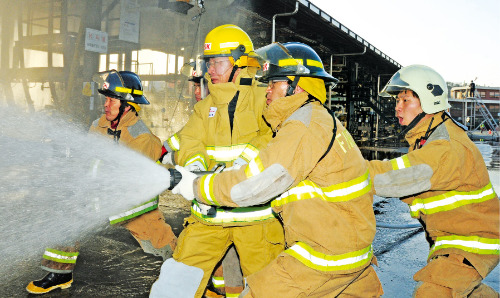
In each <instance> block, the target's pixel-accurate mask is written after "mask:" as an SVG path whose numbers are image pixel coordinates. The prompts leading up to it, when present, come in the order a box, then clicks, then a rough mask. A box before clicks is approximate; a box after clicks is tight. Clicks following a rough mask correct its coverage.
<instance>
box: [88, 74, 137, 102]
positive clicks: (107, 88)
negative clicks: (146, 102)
mask: <svg viewBox="0 0 500 298" xmlns="http://www.w3.org/2000/svg"><path fill="white" fill-rule="evenodd" d="M92 80H93V81H94V82H96V83H97V84H98V86H99V87H98V89H97V91H99V93H101V94H103V95H104V96H109V97H113V98H116V99H119V100H125V101H131V102H134V97H133V95H135V96H142V95H143V92H142V90H138V89H131V88H127V87H125V83H124V80H123V78H122V76H121V75H120V73H119V72H118V71H116V70H114V69H113V70H109V71H103V72H98V73H96V74H94V75H93V76H92Z"/></svg>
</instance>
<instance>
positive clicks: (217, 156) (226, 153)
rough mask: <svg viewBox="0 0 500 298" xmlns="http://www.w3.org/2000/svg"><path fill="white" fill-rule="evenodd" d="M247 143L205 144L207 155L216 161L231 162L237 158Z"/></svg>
mask: <svg viewBox="0 0 500 298" xmlns="http://www.w3.org/2000/svg"><path fill="white" fill-rule="evenodd" d="M247 145H248V144H246V143H245V144H237V145H232V146H206V148H205V149H206V151H207V154H208V157H209V158H210V159H211V160H215V161H216V162H231V161H234V160H235V159H237V158H238V157H239V156H240V154H241V153H242V152H243V150H244V149H245V148H246V147H247Z"/></svg>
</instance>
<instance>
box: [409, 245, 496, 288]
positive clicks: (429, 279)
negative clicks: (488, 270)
mask: <svg viewBox="0 0 500 298" xmlns="http://www.w3.org/2000/svg"><path fill="white" fill-rule="evenodd" d="M413 279H414V280H415V281H417V282H418V285H417V287H416V288H415V291H414V293H413V297H499V295H498V293H497V292H496V291H495V290H494V289H492V288H491V287H489V286H487V285H485V284H483V283H482V280H483V278H482V277H481V275H479V273H478V272H477V270H476V269H474V267H472V265H471V264H470V263H469V262H468V260H467V259H465V258H464V257H463V256H462V255H459V254H449V255H443V256H437V257H434V258H433V259H431V260H430V261H429V263H428V264H427V265H426V266H425V267H424V268H422V269H420V270H419V271H418V272H417V273H415V275H414V276H413Z"/></svg>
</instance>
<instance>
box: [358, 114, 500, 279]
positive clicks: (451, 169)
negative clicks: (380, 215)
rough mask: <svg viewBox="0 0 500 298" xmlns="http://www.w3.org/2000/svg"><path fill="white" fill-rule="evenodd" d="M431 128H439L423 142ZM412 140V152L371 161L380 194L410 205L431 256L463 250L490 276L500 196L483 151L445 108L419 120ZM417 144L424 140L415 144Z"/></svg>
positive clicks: (408, 137) (497, 244) (496, 244)
mask: <svg viewBox="0 0 500 298" xmlns="http://www.w3.org/2000/svg"><path fill="white" fill-rule="evenodd" d="M443 119H445V121H444V120H443ZM443 121H444V122H443ZM429 125H430V126H429ZM429 127H430V128H431V130H433V132H432V133H431V134H430V137H429V138H428V139H427V140H426V141H425V142H421V138H422V137H423V136H424V135H425V133H426V131H427V129H428V128H429ZM406 140H407V141H408V143H409V144H410V150H409V152H408V154H405V155H403V156H401V157H398V158H395V159H392V160H389V161H376V160H373V161H369V162H368V164H369V167H370V174H371V175H372V177H373V182H374V187H375V191H376V194H377V195H381V196H385V197H400V198H402V200H403V201H404V202H405V203H407V204H408V205H409V207H410V214H411V216H412V217H414V218H417V219H419V220H420V221H421V222H422V224H423V226H424V228H425V231H426V233H427V239H428V240H429V242H430V245H431V246H432V247H431V250H430V254H429V259H430V258H432V257H434V256H438V255H446V254H450V253H455V254H460V255H463V256H464V257H465V258H466V259H467V260H468V261H469V262H470V263H471V264H472V265H473V266H474V267H475V268H476V270H477V271H478V272H479V274H481V276H482V277H483V278H484V277H485V276H486V275H487V274H488V273H489V272H490V271H491V270H493V268H495V266H496V265H497V264H498V256H499V251H500V249H499V248H500V240H499V229H500V225H499V201H498V196H497V195H496V193H495V191H494V190H493V187H492V185H491V182H490V179H489V175H488V171H487V169H486V166H485V163H484V160H483V158H482V156H481V153H480V152H479V150H478V149H477V147H476V146H475V145H474V143H473V142H472V141H471V140H470V139H469V137H468V136H467V134H466V132H465V131H464V130H463V129H462V128H460V127H459V126H458V125H457V124H455V123H454V122H453V120H451V119H450V118H449V117H448V116H447V114H444V112H440V113H437V114H435V115H434V116H433V117H432V118H430V119H426V120H425V121H423V122H422V123H419V124H418V125H417V126H415V127H414V128H413V129H412V130H410V131H409V132H408V133H407V134H406ZM415 143H418V144H423V145H422V146H421V148H419V149H415V148H414V147H415Z"/></svg>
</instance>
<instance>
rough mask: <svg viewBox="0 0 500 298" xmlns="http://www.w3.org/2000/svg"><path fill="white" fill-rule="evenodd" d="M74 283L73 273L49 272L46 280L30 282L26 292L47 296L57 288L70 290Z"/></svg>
mask: <svg viewBox="0 0 500 298" xmlns="http://www.w3.org/2000/svg"><path fill="white" fill-rule="evenodd" d="M72 283H73V273H54V272H49V273H48V274H47V275H45V277H44V278H42V279H40V280H35V281H32V282H30V283H29V284H28V286H27V287H26V290H27V291H28V292H30V293H31V294H45V293H48V292H50V291H52V290H55V289H57V288H61V289H66V288H69V287H71V284H72Z"/></svg>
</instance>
